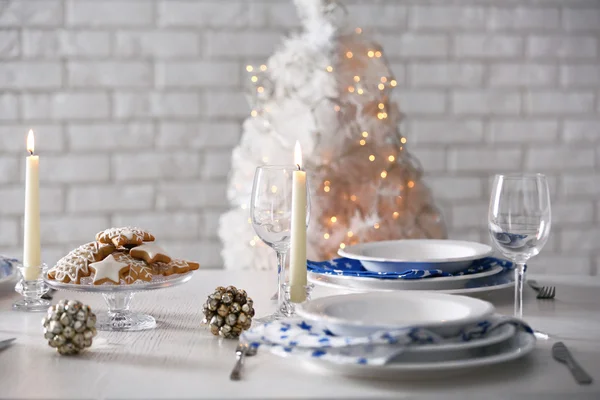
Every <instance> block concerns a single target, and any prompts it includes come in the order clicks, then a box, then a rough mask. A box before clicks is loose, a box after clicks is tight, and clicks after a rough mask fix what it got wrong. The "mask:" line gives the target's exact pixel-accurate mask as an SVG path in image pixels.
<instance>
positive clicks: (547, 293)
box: [527, 280, 556, 300]
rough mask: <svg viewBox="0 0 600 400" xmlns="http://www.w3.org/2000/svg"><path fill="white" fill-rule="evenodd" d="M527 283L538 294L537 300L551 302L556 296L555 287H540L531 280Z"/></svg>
mask: <svg viewBox="0 0 600 400" xmlns="http://www.w3.org/2000/svg"><path fill="white" fill-rule="evenodd" d="M527 283H528V284H529V286H531V288H532V289H533V290H535V291H536V292H537V293H538V294H537V298H538V299H540V300H551V299H553V298H554V296H556V287H554V286H540V285H538V283H537V282H536V281H533V280H529V281H527Z"/></svg>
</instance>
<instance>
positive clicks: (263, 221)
mask: <svg viewBox="0 0 600 400" xmlns="http://www.w3.org/2000/svg"><path fill="white" fill-rule="evenodd" d="M295 170H297V167H296V166H294V165H283V166H277V165H272V166H271V165H267V166H262V167H258V168H256V172H255V174H254V184H253V186H252V199H251V203H250V212H251V220H252V226H253V228H254V231H255V232H256V234H257V235H258V237H259V238H261V240H262V241H263V242H265V243H266V244H267V245H269V246H270V247H272V248H273V250H275V252H276V253H277V294H278V295H277V297H278V307H277V312H276V313H275V314H273V315H271V316H269V317H266V318H261V321H262V322H267V321H269V320H273V319H277V318H278V317H279V316H281V315H280V314H279V309H280V308H281V304H282V301H283V299H284V293H283V283H285V261H286V255H287V251H288V250H289V248H290V236H291V228H292V177H293V173H294V171H295ZM307 193H308V191H307ZM307 196H308V195H307ZM306 204H307V210H306V218H307V224H308V216H309V211H310V207H309V204H310V201H307V202H306Z"/></svg>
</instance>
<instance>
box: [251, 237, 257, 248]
mask: <svg viewBox="0 0 600 400" xmlns="http://www.w3.org/2000/svg"><path fill="white" fill-rule="evenodd" d="M250 246H252V247H254V246H256V241H255V240H254V239H252V240H251V241H250Z"/></svg>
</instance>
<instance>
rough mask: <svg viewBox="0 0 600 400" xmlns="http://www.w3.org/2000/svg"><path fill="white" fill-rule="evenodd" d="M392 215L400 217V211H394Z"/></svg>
mask: <svg viewBox="0 0 600 400" xmlns="http://www.w3.org/2000/svg"><path fill="white" fill-rule="evenodd" d="M392 216H393V217H394V219H398V217H399V216H400V213H399V212H398V211H394V213H393V214H392Z"/></svg>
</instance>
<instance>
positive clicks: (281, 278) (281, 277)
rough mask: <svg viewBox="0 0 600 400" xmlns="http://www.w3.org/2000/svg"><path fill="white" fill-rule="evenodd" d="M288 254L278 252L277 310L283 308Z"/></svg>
mask: <svg viewBox="0 0 600 400" xmlns="http://www.w3.org/2000/svg"><path fill="white" fill-rule="evenodd" d="M286 255H287V252H285V251H277V306H278V307H277V309H278V310H279V309H280V308H281V305H282V304H283V300H284V295H285V293H284V288H283V284H284V283H285V257H286Z"/></svg>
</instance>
